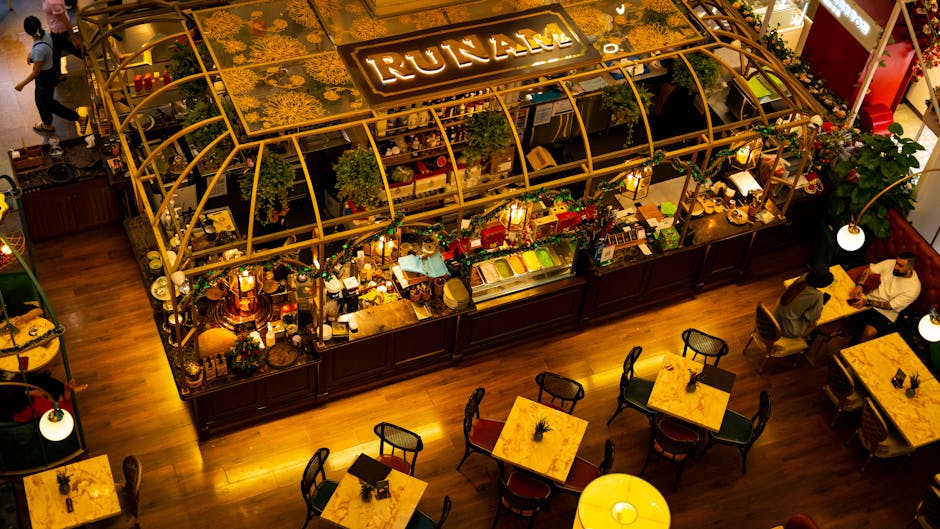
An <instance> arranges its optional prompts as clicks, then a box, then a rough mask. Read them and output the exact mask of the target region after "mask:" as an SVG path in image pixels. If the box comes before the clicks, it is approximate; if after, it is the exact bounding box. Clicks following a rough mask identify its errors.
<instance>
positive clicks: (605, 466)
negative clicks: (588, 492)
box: [555, 439, 614, 494]
mask: <svg viewBox="0 0 940 529" xmlns="http://www.w3.org/2000/svg"><path fill="white" fill-rule="evenodd" d="M613 466H614V442H613V441H611V440H610V439H608V440H607V442H606V443H604V460H603V461H601V464H600V465H597V466H595V465H594V464H593V463H591V462H590V461H587V460H586V459H583V458H581V457H576V458H574V461H573V462H572V463H571V470H569V471H568V477H567V478H566V479H565V482H564V483H556V484H555V488H556V489H557V490H558V491H560V492H567V493H569V494H581V493H582V492H583V491H584V487H587V485H588V483H590V482H592V481H594V480H595V479H597V478H598V477H599V476H603V475H604V474H607V473H608V472H610V469H611V468H612V467H613Z"/></svg>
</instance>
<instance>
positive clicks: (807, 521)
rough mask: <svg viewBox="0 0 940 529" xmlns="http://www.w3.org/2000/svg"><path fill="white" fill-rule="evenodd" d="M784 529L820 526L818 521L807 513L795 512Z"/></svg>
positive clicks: (810, 528) (803, 528)
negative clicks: (817, 523)
mask: <svg viewBox="0 0 940 529" xmlns="http://www.w3.org/2000/svg"><path fill="white" fill-rule="evenodd" d="M783 529H819V526H818V525H816V522H814V521H813V519H812V518H810V517H809V516H806V515H805V514H794V515H793V516H791V517H790V519H789V520H787V523H786V525H784V526H783Z"/></svg>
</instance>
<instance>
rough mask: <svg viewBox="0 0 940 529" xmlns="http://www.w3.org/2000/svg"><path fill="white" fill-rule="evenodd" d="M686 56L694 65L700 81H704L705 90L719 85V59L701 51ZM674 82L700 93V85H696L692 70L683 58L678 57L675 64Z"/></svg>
mask: <svg viewBox="0 0 940 529" xmlns="http://www.w3.org/2000/svg"><path fill="white" fill-rule="evenodd" d="M685 58H686V59H687V60H688V61H689V64H690V65H691V66H692V70H694V71H695V76H696V77H698V81H699V82H700V83H702V89H703V90H706V91H708V90H711V89H712V88H715V87H717V86H718V79H719V77H718V76H719V72H720V66H719V65H718V61H716V60H715V59H712V58H711V57H708V56H706V55H703V54H701V53H691V54H689V55H686V56H685ZM672 84H674V85H676V86H681V87H683V88H685V89H686V90H688V91H689V93H692V94H695V93H698V86H696V85H695V79H694V78H693V77H692V72H691V71H689V69H688V68H686V66H685V63H684V62H683V61H682V59H676V60H675V63H674V64H673V68H672Z"/></svg>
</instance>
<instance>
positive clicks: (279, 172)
mask: <svg viewBox="0 0 940 529" xmlns="http://www.w3.org/2000/svg"><path fill="white" fill-rule="evenodd" d="M254 178H255V174H254V171H247V172H245V173H243V174H242V175H241V176H239V177H238V189H239V190H240V191H241V193H242V200H244V201H246V202H249V201H251V189H252V187H253V185H254ZM293 186H294V168H293V167H291V165H290V164H289V163H287V162H286V161H284V160H283V159H282V158H281V157H280V156H278V155H277V154H274V153H273V152H270V151H266V152H265V153H264V156H263V157H262V158H261V169H260V171H259V173H258V195H257V198H256V200H255V222H260V223H261V224H268V223H270V222H273V221H274V213H276V212H280V211H284V210H286V209H287V197H288V196H289V194H290V190H291V188H292V187H293Z"/></svg>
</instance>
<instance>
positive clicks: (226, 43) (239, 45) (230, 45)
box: [219, 39, 248, 55]
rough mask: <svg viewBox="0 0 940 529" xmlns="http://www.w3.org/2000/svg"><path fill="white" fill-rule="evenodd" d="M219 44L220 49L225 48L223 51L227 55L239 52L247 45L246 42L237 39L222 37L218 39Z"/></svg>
mask: <svg viewBox="0 0 940 529" xmlns="http://www.w3.org/2000/svg"><path fill="white" fill-rule="evenodd" d="M219 44H221V45H222V49H223V50H225V53H228V54H229V55H236V54H238V53H241V52H243V51H245V48H247V47H248V45H247V44H245V43H244V42H242V41H240V40H238V39H222V40H220V41H219Z"/></svg>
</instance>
